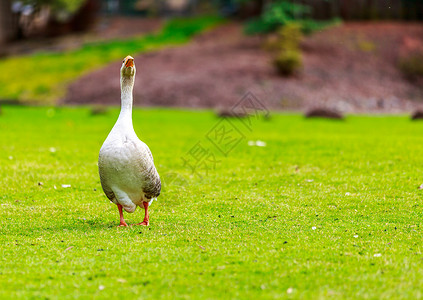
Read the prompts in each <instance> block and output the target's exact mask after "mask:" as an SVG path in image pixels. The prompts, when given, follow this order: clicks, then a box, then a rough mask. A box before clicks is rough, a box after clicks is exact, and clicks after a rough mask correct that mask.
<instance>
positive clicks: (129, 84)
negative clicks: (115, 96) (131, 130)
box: [118, 77, 134, 127]
mask: <svg viewBox="0 0 423 300" xmlns="http://www.w3.org/2000/svg"><path fill="white" fill-rule="evenodd" d="M133 88H134V78H133V77H130V78H126V77H123V78H121V81H120V90H121V108H120V114H119V118H118V122H119V123H123V125H126V126H130V127H132V103H133V98H132V90H133Z"/></svg>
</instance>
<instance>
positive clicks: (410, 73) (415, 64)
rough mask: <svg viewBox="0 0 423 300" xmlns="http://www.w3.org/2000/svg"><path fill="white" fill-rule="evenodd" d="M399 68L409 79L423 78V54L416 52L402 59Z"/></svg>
mask: <svg viewBox="0 0 423 300" xmlns="http://www.w3.org/2000/svg"><path fill="white" fill-rule="evenodd" d="M399 68H400V69H401V71H402V72H403V73H404V74H405V75H406V76H407V77H409V78H412V79H414V78H416V77H422V76H423V53H422V52H414V53H410V54H408V55H407V56H405V57H402V58H401V59H400V62H399Z"/></svg>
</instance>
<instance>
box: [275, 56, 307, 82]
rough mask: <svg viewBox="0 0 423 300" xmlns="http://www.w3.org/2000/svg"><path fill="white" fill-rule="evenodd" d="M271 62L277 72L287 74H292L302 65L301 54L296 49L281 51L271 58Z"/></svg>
mask: <svg viewBox="0 0 423 300" xmlns="http://www.w3.org/2000/svg"><path fill="white" fill-rule="evenodd" d="M273 64H274V65H275V67H276V69H277V70H278V72H279V74H281V75H283V76H289V75H292V74H294V73H295V72H296V71H297V70H298V69H300V68H301V66H302V55H301V52H300V51H298V50H285V51H281V52H280V53H279V54H278V55H277V56H276V57H275V59H274V60H273Z"/></svg>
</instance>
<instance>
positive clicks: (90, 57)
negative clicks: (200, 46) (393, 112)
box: [0, 17, 222, 103]
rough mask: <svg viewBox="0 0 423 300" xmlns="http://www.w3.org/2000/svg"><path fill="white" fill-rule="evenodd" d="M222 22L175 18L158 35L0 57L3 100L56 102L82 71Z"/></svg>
mask: <svg viewBox="0 0 423 300" xmlns="http://www.w3.org/2000/svg"><path fill="white" fill-rule="evenodd" d="M220 22H222V20H221V19H219V18H216V17H198V18H192V19H173V20H170V21H168V22H167V23H166V25H165V26H164V28H163V29H162V30H161V32H159V33H158V34H151V35H145V36H141V37H136V38H131V39H127V40H112V41H104V42H100V43H93V44H87V45H84V46H83V47H81V48H80V49H77V50H74V51H69V52H61V53H37V54H34V55H29V56H17V57H10V58H5V59H2V60H0V99H9V100H19V101H21V102H26V103H28V102H29V103H55V102H56V101H57V100H58V99H59V98H60V97H62V96H64V94H65V92H66V85H67V84H68V83H69V82H71V81H72V80H73V79H75V78H77V77H78V76H81V75H82V74H84V73H86V72H89V71H92V70H94V69H95V68H99V67H101V66H103V65H105V64H107V63H109V62H111V61H114V60H118V59H121V58H122V57H125V56H126V55H128V54H132V55H135V54H137V53H142V52H147V51H152V50H156V49H159V48H162V47H165V46H168V45H178V44H182V43H186V42H188V41H189V39H190V38H191V37H192V36H193V35H194V34H197V33H199V32H201V31H203V30H205V29H207V28H210V27H212V26H215V25H217V24H219V23H220Z"/></svg>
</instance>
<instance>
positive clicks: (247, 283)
mask: <svg viewBox="0 0 423 300" xmlns="http://www.w3.org/2000/svg"><path fill="white" fill-rule="evenodd" d="M2 111H3V114H2V115H0V141H1V143H0V178H1V185H0V199H1V206H0V207H1V210H0V228H1V229H0V231H1V235H0V253H1V256H0V260H1V263H0V298H2V299H16V298H18V299H29V298H31V299H38V298H43V299H44V298H49V299H55V298H63V299H73V298H84V299H93V298H94V299H96V298H97V299H106V298H108V299H147V298H150V299H159V298H165V299H174V298H194V299H217V298H219V299H229V298H232V299H271V298H301V299H326V298H333V299H340V298H351V299H381V298H395V299H401V298H403V299H406V298H408V299H417V298H422V290H421V287H422V286H423V267H422V265H423V255H422V251H423V249H422V245H423V242H422V229H423V228H420V224H421V220H422V217H423V215H422V202H421V199H422V193H423V190H418V189H417V187H418V186H419V185H420V184H421V183H423V155H422V153H423V134H422V132H423V122H411V121H410V120H409V119H408V118H406V117H394V116H383V117H380V116H375V117H368V116H351V117H348V118H347V119H346V121H328V120H305V119H303V117H301V116H299V115H279V114H274V115H273V116H272V118H271V119H270V120H261V119H260V120H255V121H254V122H253V123H252V125H251V129H252V130H251V131H249V130H247V129H246V128H245V126H244V124H243V123H241V122H240V121H233V122H234V123H233V124H234V126H235V127H236V128H237V129H238V130H239V133H240V134H242V139H241V140H240V142H239V144H238V145H237V146H236V147H235V148H234V149H233V150H232V151H229V153H228V155H227V156H225V155H223V154H218V150H217V147H216V146H215V145H213V144H212V143H211V142H210V141H209V140H208V139H207V136H209V137H210V136H212V137H213V134H212V135H210V134H208V135H207V133H208V132H210V130H211V129H213V128H214V126H215V125H216V124H218V121H219V120H218V119H217V118H216V117H215V116H214V115H213V114H212V113H211V112H208V111H203V112H189V111H179V110H168V109H137V110H136V111H135V112H134V126H135V130H136V131H137V133H138V136H139V137H140V138H141V139H142V140H144V141H145V142H146V143H147V144H148V145H149V146H150V149H151V150H152V152H153V155H154V157H155V162H156V166H157V168H158V171H159V173H160V174H161V175H162V177H163V179H164V180H165V181H166V184H165V186H164V189H163V192H162V195H161V196H160V197H159V199H158V201H157V202H154V203H153V205H152V206H151V220H150V222H151V225H150V227H148V228H145V227H129V228H116V226H117V225H118V223H119V215H118V210H117V208H116V205H113V204H111V203H109V201H108V200H107V199H106V197H105V196H104V195H103V192H102V190H101V187H100V181H99V177H98V172H97V164H96V163H97V155H98V151H99V149H100V146H101V144H102V142H103V140H104V139H105V138H106V136H107V134H108V132H109V130H110V129H111V127H112V126H113V124H114V122H115V120H116V118H117V115H118V110H117V109H114V110H111V111H109V113H108V114H106V115H94V116H93V115H91V114H90V110H89V109H88V108H45V107H38V108H27V107H3V109H2ZM212 132H213V131H212ZM250 140H262V141H264V142H266V143H267V145H266V147H256V146H248V143H247V142H248V141H250ZM197 142H200V143H201V144H200V145H202V146H203V147H204V148H205V149H206V150H208V151H209V153H215V155H216V159H217V160H219V161H220V162H218V163H217V164H216V165H215V168H211V169H209V170H208V174H207V175H206V174H205V173H204V169H202V171H203V173H200V174H203V178H202V179H200V178H199V177H198V176H197V175H196V174H192V172H191V170H190V169H189V168H187V166H186V165H185V166H184V164H183V163H182V160H181V159H180V157H181V156H182V157H184V158H186V159H188V158H189V157H190V155H189V151H190V149H192V147H193V146H194V145H196V143H197ZM192 152H195V151H191V153H192ZM195 153H197V154H198V153H199V152H198V151H197V152H195ZM208 166H210V165H208ZM213 166H214V165H213ZM175 178H176V180H173V179H175ZM39 182H41V183H42V185H39V184H38V183H39ZM63 184H66V185H71V187H67V188H66V187H62V185H63ZM125 217H126V219H127V221H128V222H130V223H135V222H140V221H142V218H143V210H141V209H137V211H136V212H135V213H133V214H125Z"/></svg>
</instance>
